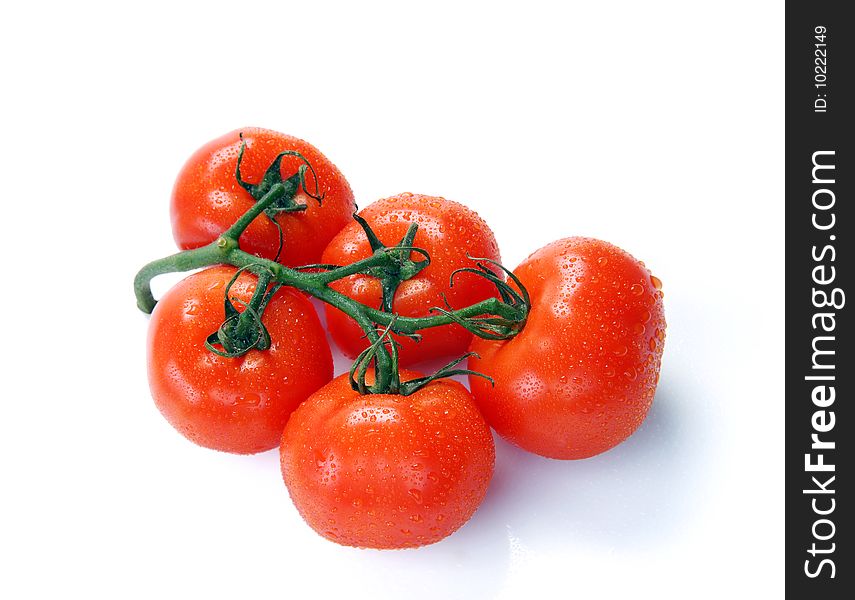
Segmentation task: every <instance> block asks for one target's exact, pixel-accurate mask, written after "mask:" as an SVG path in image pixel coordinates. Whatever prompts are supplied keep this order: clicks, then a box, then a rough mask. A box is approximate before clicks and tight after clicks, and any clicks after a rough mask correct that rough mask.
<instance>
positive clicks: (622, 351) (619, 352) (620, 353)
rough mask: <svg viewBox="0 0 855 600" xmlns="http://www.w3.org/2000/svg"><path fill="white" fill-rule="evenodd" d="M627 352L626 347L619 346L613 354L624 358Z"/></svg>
mask: <svg viewBox="0 0 855 600" xmlns="http://www.w3.org/2000/svg"><path fill="white" fill-rule="evenodd" d="M627 350H628V349H627V347H626V346H623V345H621V346H618V347H617V348H615V349H614V350H612V352H613V353H614V355H615V356H624V355H625V354H626V353H627Z"/></svg>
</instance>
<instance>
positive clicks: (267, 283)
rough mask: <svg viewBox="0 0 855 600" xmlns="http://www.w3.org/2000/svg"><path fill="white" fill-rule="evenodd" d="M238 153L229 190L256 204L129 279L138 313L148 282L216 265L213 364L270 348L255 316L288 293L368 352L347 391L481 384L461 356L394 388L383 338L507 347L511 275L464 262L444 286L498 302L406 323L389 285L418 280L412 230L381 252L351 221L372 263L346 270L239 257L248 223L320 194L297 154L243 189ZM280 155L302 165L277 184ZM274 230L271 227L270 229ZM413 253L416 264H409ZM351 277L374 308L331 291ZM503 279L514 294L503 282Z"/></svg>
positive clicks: (515, 327) (392, 364)
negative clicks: (243, 281)
mask: <svg viewBox="0 0 855 600" xmlns="http://www.w3.org/2000/svg"><path fill="white" fill-rule="evenodd" d="M245 150H246V144H245V143H242V144H241V149H240V153H239V155H238V164H237V168H236V170H235V175H236V177H237V180H238V183H239V184H240V185H241V186H242V187H244V189H246V190H247V191H248V192H249V193H250V194H251V195H252V197H253V198H254V199H255V201H256V202H255V204H254V205H253V206H252V207H251V208H250V209H248V210H247V211H246V213H244V214H243V215H242V216H241V217H240V218H239V219H238V220H237V221H236V222H235V223H234V224H233V225H232V226H230V227H229V228H228V229H227V230H226V231H224V232H223V233H222V235H221V236H220V237H219V238H218V239H217V240H214V241H213V242H211V243H210V244H208V245H207V246H202V247H200V248H195V249H193V250H185V251H183V252H179V253H177V254H173V255H171V256H167V257H164V258H161V259H158V260H155V261H153V262H151V263H149V264H148V265H146V266H144V267H143V268H142V269H140V271H139V272H138V273H137V275H136V278H135V279H134V292H135V294H136V297H137V306H139V308H140V310H142V311H144V312H147V313H150V312H151V311H152V310H153V309H154V306H155V304H156V302H157V301H156V300H155V299H154V296H153V294H152V291H151V280H152V279H153V278H154V277H156V276H158V275H161V274H164V273H173V272H182V271H190V270H193V269H199V268H202V267H207V266H211V265H215V264H229V265H232V266H235V267H237V268H238V272H237V273H236V274H235V276H234V277H233V278H232V280H231V281H230V282H229V284H228V285H227V286H226V291H225V299H224V309H225V319H224V321H223V323H222V324H221V325H220V327H219V328H218V329H217V331H215V332H214V333H212V334H211V335H210V336H208V338H207V340H206V341H205V347H206V348H208V350H210V351H211V352H213V353H215V354H217V355H219V356H222V357H226V358H234V357H239V356H242V355H244V354H246V353H247V352H249V351H250V350H266V349H268V348H270V346H271V343H272V341H271V336H270V333H269V332H268V331H267V328H266V327H265V325H264V321H263V315H264V310H265V308H266V306H267V305H268V303H269V301H270V299H271V298H272V297H273V295H274V294H275V292H276V291H277V290H278V289H279V287H281V286H289V287H293V288H296V289H299V290H301V291H303V292H305V293H307V294H309V295H311V296H313V297H315V298H317V299H319V300H322V301H323V302H326V303H327V304H330V305H332V306H334V307H335V308H337V309H339V310H341V311H342V312H344V313H345V314H347V315H349V316H350V317H351V318H353V319H354V320H355V321H356V322H357V324H358V325H359V326H360V328H361V329H362V330H363V331H364V333H365V337H366V338H367V339H368V341H369V347H368V348H366V349H365V350H364V351H363V352H362V353H361V354H360V355H359V356H358V357H357V359H356V361H355V362H354V364H353V367H352V368H351V370H350V382H351V386H352V387H353V389H354V390H357V391H359V392H360V393H362V394H401V395H409V394H412V393H414V392H416V391H417V390H419V389H421V388H423V387H424V386H426V385H429V384H430V383H431V382H433V381H436V380H437V379H440V378H443V377H450V376H453V375H461V374H470V375H477V376H481V377H486V376H484V375H482V374H481V373H477V372H474V371H470V370H468V369H462V368H456V367H457V365H458V364H459V363H460V362H461V361H463V360H465V359H466V358H468V357H469V356H470V355H471V354H465V355H463V356H462V357H460V358H458V359H457V360H454V361H452V362H450V363H449V364H447V365H446V366H444V367H443V368H441V369H439V370H438V371H437V372H436V373H433V374H432V375H429V376H425V377H420V378H417V379H414V380H410V381H401V380H400V373H399V368H398V348H397V342H395V340H394V339H393V338H392V334H396V335H399V336H406V337H409V338H412V339H415V340H418V339H420V335H419V333H418V332H419V331H420V330H423V329H427V328H431V327H441V326H445V325H450V324H457V325H460V326H461V327H464V328H465V329H467V330H468V331H471V332H472V333H473V334H474V335H477V336H479V337H482V338H486V339H494V340H499V339H509V338H512V337H513V336H515V335H516V334H517V333H519V331H521V330H522V328H523V326H524V325H525V322H526V318H527V317H528V312H529V310H530V308H531V301H530V298H529V295H528V292H527V291H526V289H525V287H524V286H523V285H522V283H521V282H520V281H519V279H518V278H517V277H516V276H514V274H513V273H511V272H510V271H508V270H507V269H505V268H504V267H503V266H502V265H500V264H499V263H497V262H495V261H492V260H489V259H472V260H475V261H476V263H475V267H466V268H463V269H458V270H457V271H456V272H455V273H453V274H452V276H451V280H450V281H449V285H450V286H453V285H454V281H455V277H456V276H457V275H458V274H459V273H463V272H468V273H470V274H473V275H476V276H478V277H482V278H484V279H487V280H488V281H490V282H491V283H492V284H493V285H495V286H496V290H497V293H498V297H491V298H487V299H485V300H482V301H480V302H477V303H475V304H472V305H471V306H466V307H462V308H457V309H455V308H453V307H451V306H450V305H449V303H448V301H447V300H446V302H445V307H433V308H431V309H430V314H429V315H425V316H424V317H418V318H415V317H402V316H400V315H397V314H395V313H394V312H393V304H394V297H395V293H396V291H397V289H398V286H400V284H401V283H402V282H403V281H406V280H408V279H411V278H413V277H415V276H416V275H418V274H419V273H420V272H421V271H422V270H423V269H424V268H425V267H427V266H428V265H429V264H430V256H429V255H428V253H427V251H425V250H424V249H422V248H418V247H416V246H414V245H413V244H414V242H415V237H416V233H417V231H418V225H417V224H416V223H411V224H410V226H409V228H408V229H407V233H406V234H405V236H404V238H403V239H402V240H401V241H400V242H399V243H398V244H396V245H395V246H391V247H389V246H385V245H384V244H383V243H382V242H381V241H380V240H379V238H378V237H377V235H376V234H375V233H374V231H372V229H371V227H370V226H369V225H368V223H367V222H366V221H365V220H364V219H362V218H361V217H359V215H354V219H355V220H356V221H357V222H358V223H359V224H360V226H361V227H362V228H363V230H364V231H365V234H366V236H367V237H368V242H369V244H370V246H371V249H372V255H371V256H369V257H368V258H365V259H363V260H360V261H357V262H355V263H353V264H350V265H344V266H338V265H326V264H325V265H306V266H304V267H298V268H294V269H292V268H288V267H285V266H284V265H281V264H279V263H278V262H276V261H275V260H269V259H265V258H259V257H258V256H254V255H252V254H249V253H247V252H245V251H243V250H242V249H241V248H240V243H239V239H240V236H241V234H242V233H243V232H244V230H246V228H247V227H248V226H249V224H250V223H251V222H252V221H253V220H255V219H256V218H258V217H260V216H261V215H262V214H264V215H266V216H267V218H270V219H271V220H272V221H273V222H274V223H276V219H275V218H274V217H275V216H276V215H277V214H279V213H281V212H295V211H298V210H305V208H306V207H305V205H300V204H297V203H296V202H295V200H294V198H295V196H296V194H297V192H298V191H299V189H300V188H301V187H302V188H303V190H304V191H305V192H306V194H308V195H309V196H311V197H312V198H314V199H315V200H317V201H318V202H320V201H321V199H322V198H321V196H320V195H319V194H318V190H319V189H320V187H319V185H318V180H317V176H316V175H315V171H314V169H313V168H312V166H311V165H310V164H309V162H308V161H306V159H305V158H304V157H303V156H301V155H300V154H298V153H296V152H282V153H280V154H279V155H278V156H277V158H276V159H275V160H274V162H273V163H272V164H271V165H270V167H269V168H268V169H267V171H266V172H265V175H264V176H263V177H262V180H261V182H260V183H258V184H249V183H247V182H245V181H243V179H242V177H241V174H240V165H241V162H242V160H243V155H244V152H245ZM284 156H297V157H299V158H300V159H301V160H302V161H303V164H302V165H301V166H300V167H299V168H298V170H297V172H296V173H294V174H293V175H291V176H290V177H287V178H284V179H283V178H282V176H281V172H280V171H281V160H282V158H283V157H284ZM306 173H311V175H312V178H313V180H314V185H313V188H314V190H315V193H314V194H312V193H310V192H308V191H306ZM276 224H277V227H279V225H278V223H276ZM279 233H280V238H279V240H280V251H281V248H282V241H283V240H282V229H281V227H280V228H279ZM414 254H415V255H417V256H420V257H421V259H420V260H413V258H412V257H413V255H414ZM467 256H468V255H467ZM469 258H470V259H471V258H472V257H469ZM277 259H278V253H277ZM491 267H495V268H496V269H497V270H494V269H493V268H491ZM244 271H250V272H252V273H253V274H255V275H256V276H257V277H258V282H257V284H256V287H255V290H254V292H253V294H252V297H251V299H250V301H249V302H243V301H241V300H239V299H237V298H230V296H229V295H230V293H231V288H232V286H233V285H234V284H235V282H236V281H237V279H238V277H239V276H240V275H241V273H243V272H244ZM355 274H365V275H368V276H371V277H376V278H377V279H378V280H379V281H380V284H381V288H382V292H383V295H382V300H381V306H380V307H379V308H374V307H370V306H366V305H364V304H361V303H359V302H357V301H356V300H353V299H352V298H350V297H348V296H345V295H344V294H342V293H340V292H337V291H336V290H334V289H333V288H332V287H331V286H330V284H332V283H334V282H335V281H338V280H340V279H343V278H345V277H348V276H351V275H355ZM506 277H507V279H509V280H510V282H512V283H513V284H514V285H511V283H509V282H508V281H506ZM241 307H242V310H241ZM369 369H373V372H374V378H373V379H374V381H373V382H372V383H371V385H368V383H367V381H366V376H367V373H368V370H369ZM487 379H489V377H487ZM491 381H492V380H491Z"/></svg>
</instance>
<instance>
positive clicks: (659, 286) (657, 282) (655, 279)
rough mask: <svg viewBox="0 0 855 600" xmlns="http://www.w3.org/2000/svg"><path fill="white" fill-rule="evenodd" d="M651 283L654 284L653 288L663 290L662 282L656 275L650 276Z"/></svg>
mask: <svg viewBox="0 0 855 600" xmlns="http://www.w3.org/2000/svg"><path fill="white" fill-rule="evenodd" d="M650 283H652V284H653V287H654V288H656V289H657V290H661V289H662V280H661V279H659V278H658V277H657V276H656V275H651V276H650Z"/></svg>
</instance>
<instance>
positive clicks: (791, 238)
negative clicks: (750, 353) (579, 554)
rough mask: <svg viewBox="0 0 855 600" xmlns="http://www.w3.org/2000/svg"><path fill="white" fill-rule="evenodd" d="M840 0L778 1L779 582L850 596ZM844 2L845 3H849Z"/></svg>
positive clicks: (852, 172) (849, 142)
mask: <svg viewBox="0 0 855 600" xmlns="http://www.w3.org/2000/svg"><path fill="white" fill-rule="evenodd" d="M847 8H848V9H851V8H852V6H851V3H849V2H830V1H826V2H820V1H810V0H801V1H799V2H787V3H786V174H785V178H786V181H785V184H786V198H785V205H786V251H785V259H786V375H785V377H786V432H785V433H786V449H785V460H786V490H785V501H786V530H785V533H786V548H785V567H786V589H787V594H788V596H789V597H792V598H816V599H823V600H824V599H832V598H844V597H846V598H852V597H855V595H853V594H855V560H853V552H852V544H853V543H855V537H853V535H852V531H851V527H852V518H851V515H852V510H853V509H852V503H853V501H854V500H853V498H855V495H853V494H852V493H851V492H849V493H847V492H845V491H844V488H849V489H852V488H853V486H855V478H853V476H852V469H851V464H852V457H853V455H855V443H853V442H855V428H853V427H852V419H853V413H855V411H853V409H852V405H853V403H855V397H853V386H852V380H853V372H855V352H853V341H852V340H853V331H852V322H853V319H852V316H851V312H852V307H850V306H848V303H849V302H855V295H851V294H850V292H852V286H851V282H852V269H853V263H852V238H853V237H855V220H853V216H852V203H853V202H855V197H853V195H852V194H853V186H852V180H853V179H855V157H853V151H852V150H853V135H855V132H853V127H852V118H851V115H852V112H853V110H855V102H853V94H852V79H853V78H855V62H853V57H852V47H853V41H855V20H853V19H852V18H851V17H849V18H845V17H844V14H843V11H844V9H847ZM847 12H848V11H847Z"/></svg>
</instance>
